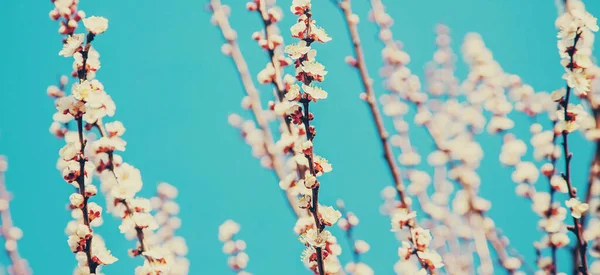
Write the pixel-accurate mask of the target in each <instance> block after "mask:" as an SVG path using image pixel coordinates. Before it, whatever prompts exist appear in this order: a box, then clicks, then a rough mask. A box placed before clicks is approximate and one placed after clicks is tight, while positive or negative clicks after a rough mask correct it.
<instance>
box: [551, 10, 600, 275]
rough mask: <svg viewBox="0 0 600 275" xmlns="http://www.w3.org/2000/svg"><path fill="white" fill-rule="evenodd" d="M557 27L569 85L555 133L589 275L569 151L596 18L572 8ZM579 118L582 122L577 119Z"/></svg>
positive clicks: (583, 207) (586, 83) (586, 86)
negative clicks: (559, 138) (574, 99)
mask: <svg viewBox="0 0 600 275" xmlns="http://www.w3.org/2000/svg"><path fill="white" fill-rule="evenodd" d="M556 25H557V27H558V29H559V33H558V37H559V38H560V40H559V43H558V48H559V53H560V55H561V58H563V60H562V62H561V64H562V65H563V66H564V67H565V70H566V73H565V75H564V76H563V78H564V79H565V80H566V82H567V88H566V91H565V95H564V98H560V99H559V100H558V102H559V106H560V109H559V111H557V112H561V113H562V114H561V115H558V114H557V115H558V116H559V118H560V120H559V122H558V123H557V125H556V129H555V131H557V132H560V133H562V137H563V153H564V156H565V172H564V174H563V178H564V180H565V181H566V184H567V189H568V193H569V197H570V199H569V200H568V201H567V202H566V206H567V207H569V208H571V216H573V223H574V228H573V230H572V231H573V232H574V233H575V235H576V237H577V253H578V254H579V258H580V259H579V261H580V263H579V264H580V266H579V271H580V272H582V273H583V274H586V275H587V274H589V271H588V262H587V241H586V240H585V239H584V236H583V223H582V222H581V219H580V218H581V214H582V213H583V212H585V211H587V210H588V208H589V205H588V204H586V203H581V202H580V201H579V199H578V198H577V190H576V189H575V188H574V187H573V185H572V183H571V159H572V154H571V152H570V151H569V142H568V137H569V133H571V132H573V131H575V130H577V128H579V126H580V121H581V118H582V117H583V116H585V115H586V114H587V113H585V111H583V108H582V107H581V105H577V106H576V105H573V104H570V103H569V101H570V97H571V92H573V93H574V94H575V95H577V96H580V97H583V96H586V95H587V93H588V92H589V91H590V86H591V83H590V80H589V79H588V78H587V76H586V71H587V68H589V67H590V66H591V64H592V62H591V59H590V53H591V46H592V43H593V32H597V31H598V25H597V24H596V18H594V17H593V16H592V15H591V14H589V13H588V12H587V11H585V9H569V10H568V12H566V13H564V14H563V15H561V16H560V17H559V18H558V19H557V21H556ZM578 119H579V120H578Z"/></svg>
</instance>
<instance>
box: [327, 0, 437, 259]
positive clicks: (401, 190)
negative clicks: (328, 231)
mask: <svg viewBox="0 0 600 275" xmlns="http://www.w3.org/2000/svg"><path fill="white" fill-rule="evenodd" d="M338 6H339V8H340V9H341V11H342V13H343V15H344V19H345V21H346V26H347V27H348V32H349V34H350V39H351V41H352V45H353V48H354V54H355V56H356V59H354V58H349V60H350V62H349V63H350V64H351V65H353V66H354V67H355V68H357V69H358V72H359V75H360V80H361V82H362V85H363V89H364V90H365V93H364V94H361V98H362V99H363V100H365V101H366V102H367V104H368V105H369V110H370V111H371V115H372V117H373V120H374V121H375V126H376V128H377V133H378V134H379V139H380V140H381V143H382V147H383V153H384V154H383V155H384V157H385V160H386V163H387V165H388V168H389V170H390V172H391V174H392V177H393V180H394V186H395V188H396V190H397V193H398V198H399V199H400V206H399V211H400V212H406V213H410V215H409V216H407V218H408V220H402V219H400V222H401V223H405V224H406V225H407V227H408V228H409V232H410V234H411V236H413V238H412V240H411V241H412V245H413V246H416V243H415V238H414V236H415V232H416V231H417V230H419V227H418V225H417V223H416V221H415V220H414V219H416V213H415V212H414V211H412V210H411V206H410V204H409V203H408V201H409V199H408V196H407V195H406V193H405V187H404V184H403V183H402V177H401V175H400V168H398V166H397V164H396V161H395V160H394V154H393V152H392V147H391V145H390V143H389V140H388V136H389V134H388V132H387V131H386V129H385V126H384V123H383V118H382V116H381V112H380V111H379V106H378V105H377V101H376V99H375V92H374V90H373V80H372V79H371V77H370V76H369V72H368V70H367V64H366V62H365V58H364V53H363V48H362V45H361V42H360V36H359V33H358V28H357V24H358V21H359V17H358V15H356V14H354V13H353V12H352V6H351V4H350V1H349V0H342V1H340V2H339V3H338ZM406 213H404V214H401V215H402V216H403V215H405V214H406ZM393 217H396V218H397V217H398V215H397V214H394V215H393ZM393 219H394V218H393ZM392 226H396V224H395V223H394V220H393V224H392ZM400 227H401V226H400ZM417 250H420V249H417ZM427 253H432V254H433V253H436V252H429V251H427ZM414 254H415V255H416V256H417V259H418V260H419V262H420V263H421V266H422V267H423V268H425V269H429V270H433V269H435V268H437V267H436V266H433V265H429V264H428V261H427V260H426V259H423V258H422V257H421V255H422V254H423V253H416V250H415V253H414ZM438 257H439V256H438ZM441 266H443V265H438V267H441Z"/></svg>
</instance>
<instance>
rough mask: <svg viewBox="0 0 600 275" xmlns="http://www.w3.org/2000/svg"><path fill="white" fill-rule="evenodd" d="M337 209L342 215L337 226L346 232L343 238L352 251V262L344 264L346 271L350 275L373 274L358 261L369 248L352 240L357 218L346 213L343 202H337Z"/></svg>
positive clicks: (365, 244) (352, 214)
mask: <svg viewBox="0 0 600 275" xmlns="http://www.w3.org/2000/svg"><path fill="white" fill-rule="evenodd" d="M337 207H338V209H339V210H340V212H341V213H342V217H341V218H340V220H339V221H338V226H339V227H340V228H341V229H342V230H344V231H345V232H346V234H345V237H346V241H347V242H348V246H349V248H350V249H351V250H352V262H350V263H348V264H346V271H348V273H350V274H351V275H373V274H375V272H374V271H373V269H371V267H370V266H369V265H367V264H365V263H363V262H361V261H360V255H362V254H364V253H367V252H368V251H369V249H371V246H370V245H369V244H368V243H367V242H365V241H363V240H357V239H355V238H354V235H353V229H354V227H356V226H357V225H358V222H359V220H358V217H356V215H354V213H352V212H346V209H345V205H344V202H343V201H342V200H338V201H337Z"/></svg>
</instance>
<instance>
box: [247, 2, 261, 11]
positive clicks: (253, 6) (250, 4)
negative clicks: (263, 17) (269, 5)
mask: <svg viewBox="0 0 600 275" xmlns="http://www.w3.org/2000/svg"><path fill="white" fill-rule="evenodd" d="M246 9H248V10H249V11H256V10H257V9H258V5H256V3H254V2H248V3H246Z"/></svg>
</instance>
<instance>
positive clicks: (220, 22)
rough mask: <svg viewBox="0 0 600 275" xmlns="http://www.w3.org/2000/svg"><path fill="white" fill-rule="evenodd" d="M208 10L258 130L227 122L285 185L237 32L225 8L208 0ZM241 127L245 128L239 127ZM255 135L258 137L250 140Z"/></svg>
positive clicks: (237, 120)
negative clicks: (218, 30)
mask: <svg viewBox="0 0 600 275" xmlns="http://www.w3.org/2000/svg"><path fill="white" fill-rule="evenodd" d="M211 10H212V12H213V17H212V21H213V23H214V24H216V25H217V26H218V27H219V28H220V29H221V33H222V34H223V37H224V38H225V40H227V44H225V46H223V48H222V50H223V52H224V53H225V54H226V55H228V56H230V57H231V58H232V60H233V61H234V63H235V65H236V67H237V69H238V74H239V76H240V79H241V80H242V84H243V86H244V90H245V91H246V94H247V95H248V97H247V99H248V100H247V102H246V103H245V105H246V106H248V108H249V109H250V110H252V114H253V116H254V119H255V120H256V122H257V124H258V126H259V129H260V131H256V132H254V131H253V132H251V131H250V129H249V128H248V127H249V126H250V125H252V126H253V124H243V123H242V121H241V117H239V116H237V115H233V116H230V118H229V121H230V123H231V124H232V125H234V126H237V127H239V128H240V129H241V130H242V134H243V135H245V136H247V137H253V138H252V139H248V141H249V143H251V144H256V148H257V149H256V150H257V151H258V152H260V153H259V154H256V155H259V156H260V155H264V156H265V157H266V162H265V166H266V167H270V168H272V169H273V172H274V173H275V175H276V176H277V179H278V180H279V181H280V182H285V181H286V179H287V178H288V173H286V172H285V170H284V167H283V163H282V160H281V158H280V155H279V154H277V153H275V152H274V150H275V148H276V146H275V144H274V141H273V136H272V134H271V130H270V128H269V125H268V122H269V121H268V119H267V117H266V114H267V111H266V110H264V109H263V108H262V105H261V100H260V95H259V93H258V91H257V89H256V87H255V86H254V82H253V81H252V78H251V77H250V73H249V69H248V65H247V64H246V61H245V59H244V56H243V55H242V52H241V50H240V47H239V45H238V42H237V33H236V32H235V30H233V29H232V28H231V26H230V24H229V20H228V19H227V16H228V13H229V7H226V6H222V5H221V3H220V1H219V0H212V1H211ZM242 125H248V126H245V128H242ZM252 128H253V127H252ZM254 133H256V134H254ZM257 136H258V137H260V138H254V137H257ZM294 180H295V177H294ZM284 192H285V195H286V198H287V201H288V203H289V205H290V208H291V209H292V211H294V213H295V214H296V215H300V211H299V209H298V207H297V198H296V195H294V194H293V193H291V189H288V190H286V189H284Z"/></svg>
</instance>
